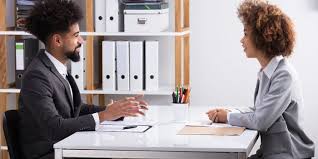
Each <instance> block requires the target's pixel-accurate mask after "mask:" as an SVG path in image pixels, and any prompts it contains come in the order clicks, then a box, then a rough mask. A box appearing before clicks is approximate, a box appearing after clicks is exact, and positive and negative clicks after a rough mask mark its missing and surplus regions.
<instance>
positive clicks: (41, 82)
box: [21, 70, 95, 140]
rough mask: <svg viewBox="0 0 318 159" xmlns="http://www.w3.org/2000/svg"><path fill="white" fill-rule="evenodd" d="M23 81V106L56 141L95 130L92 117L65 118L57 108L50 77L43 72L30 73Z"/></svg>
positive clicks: (54, 91)
mask: <svg viewBox="0 0 318 159" xmlns="http://www.w3.org/2000/svg"><path fill="white" fill-rule="evenodd" d="M24 78H25V79H24V80H23V89H22V90H21V98H22V101H23V103H22V104H23V106H24V107H25V109H26V110H27V111H29V113H30V114H31V115H32V117H33V118H34V120H35V122H37V123H38V124H39V125H40V126H42V127H47V129H48V132H50V133H52V134H51V135H52V138H53V139H54V140H61V139H63V138H65V137H67V136H69V135H71V134H73V133H75V132H77V131H83V130H94V129H95V121H94V119H93V116H92V115H83V116H78V117H75V118H63V117H62V116H61V114H60V112H58V111H57V109H56V107H55V104H54V103H55V101H54V100H55V99H54V94H55V93H61V92H56V90H54V89H53V87H52V85H51V84H50V81H49V80H48V77H47V76H46V75H45V74H44V73H43V72H41V71H38V70H33V71H32V72H29V73H28V74H27V75H26V76H25V77H24Z"/></svg>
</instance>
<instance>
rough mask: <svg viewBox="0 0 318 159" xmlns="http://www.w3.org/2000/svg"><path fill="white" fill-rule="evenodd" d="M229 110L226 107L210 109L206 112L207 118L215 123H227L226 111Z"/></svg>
mask: <svg viewBox="0 0 318 159" xmlns="http://www.w3.org/2000/svg"><path fill="white" fill-rule="evenodd" d="M228 112H230V110H228V109H223V108H217V109H212V110H210V111H208V112H206V114H207V115H208V117H209V119H210V120H211V121H212V122H216V123H227V122H228V121H227V113H228Z"/></svg>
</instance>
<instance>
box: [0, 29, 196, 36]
mask: <svg viewBox="0 0 318 159" xmlns="http://www.w3.org/2000/svg"><path fill="white" fill-rule="evenodd" d="M188 34H190V31H189V30H185V31H182V32H157V33H156V32H154V33H149V32H144V33H129V32H118V33H107V32H80V35H81V36H141V37H145V36H173V37H177V36H185V35H188ZM1 35H5V36H19V35H21V36H27V35H31V34H30V33H27V32H24V31H0V36H1Z"/></svg>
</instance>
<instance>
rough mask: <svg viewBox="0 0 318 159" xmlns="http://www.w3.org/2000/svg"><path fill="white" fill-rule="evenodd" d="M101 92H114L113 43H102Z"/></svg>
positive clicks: (114, 65)
mask: <svg viewBox="0 0 318 159" xmlns="http://www.w3.org/2000/svg"><path fill="white" fill-rule="evenodd" d="M102 46H103V55H102V65H103V90H109V91H115V90H116V74H115V70H116V62H115V58H116V47H115V41H103V43H102Z"/></svg>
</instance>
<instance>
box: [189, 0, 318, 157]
mask: <svg viewBox="0 0 318 159" xmlns="http://www.w3.org/2000/svg"><path fill="white" fill-rule="evenodd" d="M240 2H241V1H239V0H227V1H222V0H218V1H211V0H200V1H197V0H192V1H191V5H190V6H191V8H190V19H191V20H190V22H191V24H190V25H191V50H190V53H191V57H190V68H191V75H190V76H191V87H192V92H191V95H192V97H191V105H218V106H224V105H226V106H251V105H252V104H253V93H254V88H255V83H256V74H257V71H258V69H259V64H258V63H257V61H256V60H255V59H247V58H246V57H245V53H244V52H243V49H242V46H241V43H240V39H241V37H242V35H243V26H242V24H241V22H240V20H239V19H238V18H237V7H238V5H239V3H240ZM270 2H272V3H274V4H278V5H279V6H280V7H281V8H282V9H283V10H284V11H285V12H286V14H288V15H289V16H290V17H291V18H292V20H293V21H294V23H295V27H296V32H297V43H296V47H295V50H294V53H295V54H294V55H293V56H292V58H291V62H292V63H293V65H294V66H295V68H296V70H297V71H298V73H299V76H300V78H301V79H302V86H303V93H304V99H305V110H304V114H303V115H304V117H305V122H304V128H305V130H306V132H307V133H308V135H309V136H310V137H311V138H312V139H313V140H314V142H315V143H316V144H317V141H318V128H317V126H315V122H316V121H317V119H318V117H317V115H316V114H317V113H318V100H317V91H318V82H317V81H318V71H317V68H318V62H316V59H318V52H317V51H318V41H317V37H318V1H316V0H301V1H300V0H288V1H286V0H270ZM316 151H317V146H316Z"/></svg>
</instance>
